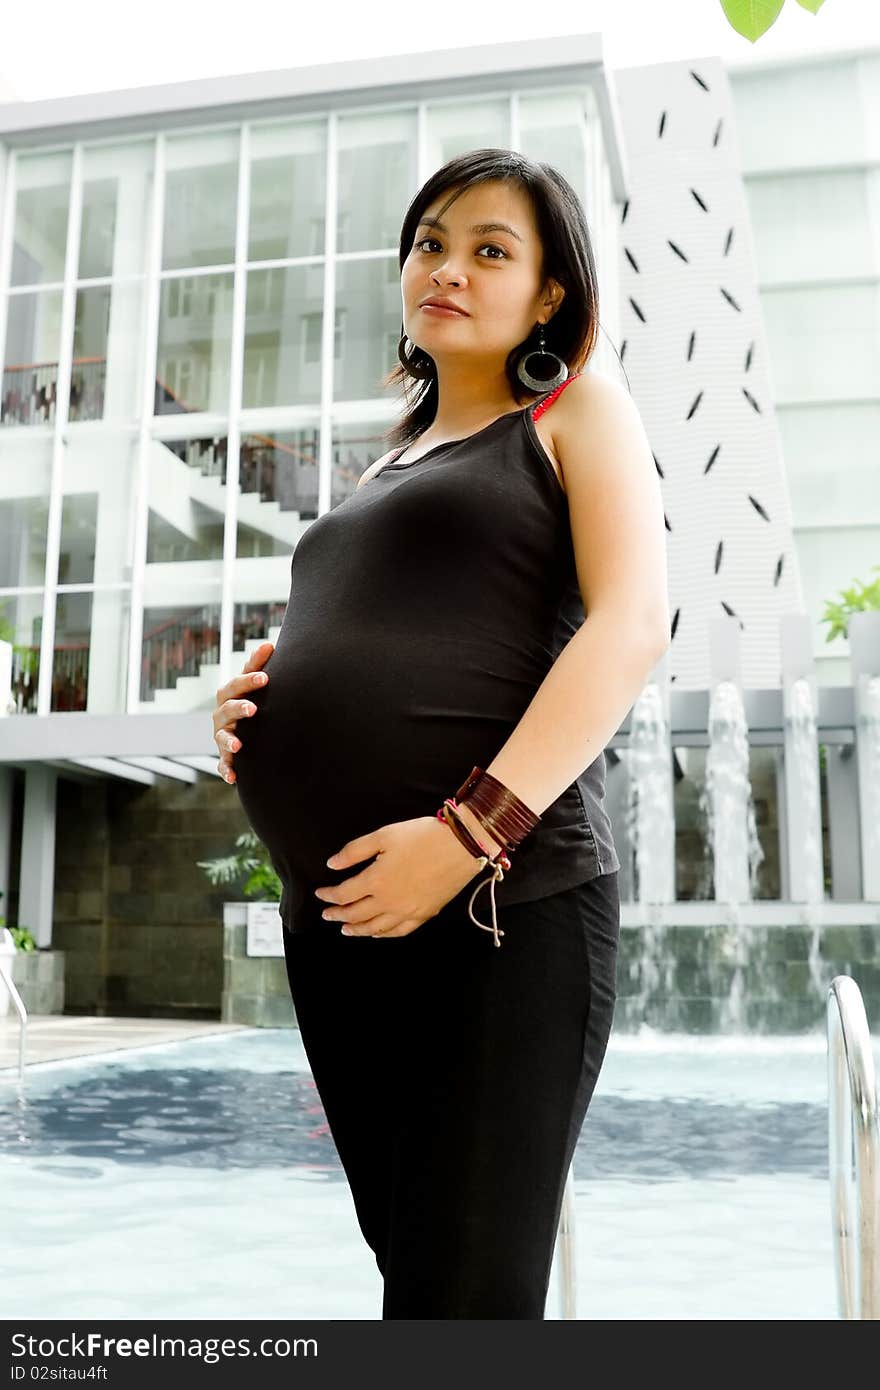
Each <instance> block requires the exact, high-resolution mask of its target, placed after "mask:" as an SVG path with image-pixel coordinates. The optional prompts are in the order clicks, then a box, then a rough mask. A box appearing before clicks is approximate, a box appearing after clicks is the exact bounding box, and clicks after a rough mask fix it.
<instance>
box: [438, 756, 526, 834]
mask: <svg viewBox="0 0 880 1390" xmlns="http://www.w3.org/2000/svg"><path fill="white" fill-rule="evenodd" d="M455 795H456V800H458V801H459V802H463V803H464V804H466V805H467V808H468V810H469V811H471V812H472V813H473V814H474V815H475V816H476V817H477V819H478V820H479V821H480V824H481V825H483V826H484V828H485V830H486V832H487V834H489V835H491V836H492V838H493V839H494V840H497V841H498V842H499V843H501V844H503V845H504V846H505V848H507V849H508V850H514V849H515V848H516V846H517V845H518V844H521V843H522V841H523V840H524V839H525V837H526V835H528V834H529V833H530V831H532V830H533V829H534V828H535V826H536V825H537V824H538V823H539V821H540V819H541V817H540V816H539V815H538V814H537V813H536V812H535V811H532V810H531V809H530V807H528V806H527V805H526V804H525V802H524V801H522V800H521V799H520V797H518V796H517V795H516V793H515V792H512V791H511V790H510V788H509V787H506V786H505V785H504V783H503V782H499V780H498V778H497V777H493V775H492V774H491V773H490V772H484V771H483V769H482V768H479V767H475V768H474V769H473V771H472V772H471V774H470V776H469V777H467V778H466V779H465V781H464V782H462V784H461V786H460V787H459V789H458V791H457V792H456V794H455Z"/></svg>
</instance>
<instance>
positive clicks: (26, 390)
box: [0, 290, 61, 425]
mask: <svg viewBox="0 0 880 1390" xmlns="http://www.w3.org/2000/svg"><path fill="white" fill-rule="evenodd" d="M60 341H61V291H60V290H43V291H42V292H37V293H33V294H31V293H26V294H11V295H10V296H9V302H8V306H7V320H6V352H5V356H4V362H3V398H2V401H0V424H3V425H51V424H52V423H53V421H54V419H55V399H56V393H57V385H58V351H59V344H60Z"/></svg>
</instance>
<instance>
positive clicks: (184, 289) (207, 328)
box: [155, 275, 232, 415]
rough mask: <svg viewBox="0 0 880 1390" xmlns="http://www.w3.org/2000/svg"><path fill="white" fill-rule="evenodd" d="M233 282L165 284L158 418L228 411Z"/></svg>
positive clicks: (196, 278) (186, 279)
mask: <svg viewBox="0 0 880 1390" xmlns="http://www.w3.org/2000/svg"><path fill="white" fill-rule="evenodd" d="M231 333H232V276H231V275H185V276H176V277H175V278H174V279H172V280H163V282H162V292H161V300H160V304H159V350H158V356H157V365H156V404H155V413H156V414H157V415H179V414H186V413H187V412H188V411H193V410H220V411H224V412H225V411H226V410H228V408H229V357H230V344H231Z"/></svg>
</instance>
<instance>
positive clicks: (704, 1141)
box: [0, 1028, 876, 1320]
mask: <svg viewBox="0 0 880 1390" xmlns="http://www.w3.org/2000/svg"><path fill="white" fill-rule="evenodd" d="M875 1051H876V1043H875ZM825 1068H826V1052H825V1039H824V1035H822V1034H816V1035H808V1036H804V1035H799V1036H797V1037H790V1038H768V1037H767V1036H760V1037H754V1038H746V1037H740V1038H732V1037H723V1036H718V1037H702V1036H700V1037H698V1036H693V1035H687V1036H684V1035H682V1036H678V1037H675V1036H671V1035H669V1034H652V1033H650V1032H645V1033H643V1034H640V1035H631V1034H629V1035H625V1034H621V1035H612V1039H611V1043H610V1046H609V1050H608V1055H607V1057H606V1061H605V1066H604V1068H603V1071H602V1073H601V1075H600V1078H599V1082H598V1085H597V1087H596V1092H595V1096H594V1098H593V1103H592V1106H591V1108H590V1112H589V1114H588V1116H587V1119H586V1122H585V1124H584V1128H583V1131H582V1133H581V1138H580V1142H579V1145H578V1150H577V1153H576V1156H575V1163H574V1176H575V1193H576V1219H577V1313H578V1317H579V1318H580V1319H595V1318H601V1319H659V1318H663V1319H666V1318H673V1319H715V1318H718V1319H728V1318H733V1319H780V1320H781V1319H785V1320H788V1319H801V1318H823V1319H824V1318H836V1317H837V1306H836V1293H835V1286H834V1272H833V1262H832V1243H831V1218H830V1198H829V1189H828V1179H827V1118H826V1116H827V1091H826V1085H827V1083H826V1071H825ZM377 1123H379V1117H377ZM0 1165H2V1168H0V1171H2V1175H3V1183H2V1194H3V1206H4V1213H3V1220H4V1225H5V1228H6V1230H5V1235H6V1237H7V1239H6V1241H5V1247H6V1251H7V1256H6V1259H5V1264H4V1267H3V1275H4V1279H3V1287H4V1315H5V1317H6V1318H7V1319H8V1318H14V1317H21V1318H26V1317H55V1318H87V1317H88V1318H94V1317H101V1318H111V1317H119V1318H132V1317H137V1318H151V1317H153V1318H157V1319H158V1318H223V1317H227V1318H228V1317H233V1318H262V1317H267V1318H322V1319H331V1318H358V1319H361V1318H364V1319H375V1318H379V1317H380V1316H381V1277H380V1275H379V1272H378V1269H377V1268H376V1265H375V1262H374V1260H373V1257H372V1253H371V1251H370V1250H369V1249H368V1247H367V1246H366V1244H365V1243H364V1241H363V1238H362V1237H361V1234H360V1231H359V1229H358V1227H357V1223H356V1220H355V1215H354V1208H353V1205H352V1202H351V1198H350V1196H349V1191H348V1187H347V1184H346V1181H345V1175H344V1173H343V1171H342V1168H341V1166H340V1164H339V1161H338V1158H337V1155H336V1150H335V1147H334V1145H333V1142H332V1139H331V1137H330V1134H329V1131H328V1129H327V1125H326V1121H325V1118H324V1113H323V1109H322V1106H321V1103H320V1099H319V1097H318V1094H317V1092H316V1090H315V1087H314V1083H313V1081H312V1078H311V1074H310V1072H309V1068H308V1062H307V1060H306V1057H305V1053H304V1050H303V1047H302V1043H301V1039H300V1035H299V1033H298V1032H297V1030H296V1029H293V1030H290V1029H263V1028H255V1029H247V1030H242V1031H239V1032H235V1033H231V1034H229V1033H227V1034H217V1035H209V1036H206V1037H202V1038H198V1039H188V1040H186V1041H184V1042H175V1043H170V1044H164V1045H160V1046H152V1047H148V1048H133V1049H129V1050H126V1051H120V1052H117V1053H114V1054H112V1055H106V1054H105V1055H103V1056H101V1057H99V1058H96V1057H86V1058H79V1059H68V1060H65V1061H63V1062H51V1063H46V1064H43V1065H40V1066H35V1067H31V1068H29V1071H28V1080H27V1088H26V1092H25V1098H24V1100H23V1101H22V1100H20V1099H19V1098H18V1096H17V1093H16V1091H15V1087H14V1085H13V1084H12V1081H11V1073H5V1074H4V1076H3V1078H2V1080H0ZM558 1316H559V1312H558V1304H557V1276H556V1271H555V1270H554V1274H553V1279H552V1282H551V1291H550V1298H549V1300H548V1306H547V1317H548V1319H552V1318H556V1317H558Z"/></svg>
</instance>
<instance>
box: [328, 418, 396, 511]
mask: <svg viewBox="0 0 880 1390" xmlns="http://www.w3.org/2000/svg"><path fill="white" fill-rule="evenodd" d="M381 429H382V427H381V426H380V425H377V424H376V423H375V421H371V422H370V423H365V424H352V423H350V422H347V423H346V424H344V425H343V424H338V425H334V427H333V442H332V446H331V448H332V458H333V479H332V483H331V497H330V505H331V507H335V506H336V505H337V503H338V502H344V501H345V499H346V497H350V496H351V494H352V493H353V492H354V490H355V488H356V487H357V484H358V478H359V477H360V476H361V474H362V473H363V471H364V469H365V468H368V467H369V465H370V464H371V463H375V461H376V459H379V458H381V457H382V455H383V454H386V453H387V452H388V445H387V444H386V443H385V440H384V439H383V437H382V433H381ZM366 486H367V487H369V486H370V484H369V483H367V484H366Z"/></svg>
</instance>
